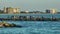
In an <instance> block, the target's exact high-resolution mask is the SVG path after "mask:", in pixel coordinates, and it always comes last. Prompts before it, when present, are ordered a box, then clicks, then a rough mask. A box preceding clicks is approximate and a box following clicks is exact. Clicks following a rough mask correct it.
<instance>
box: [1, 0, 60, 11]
mask: <svg viewBox="0 0 60 34" xmlns="http://www.w3.org/2000/svg"><path fill="white" fill-rule="evenodd" d="M4 6H5V7H16V8H20V10H29V11H34V10H35V11H36V10H38V11H43V10H45V9H57V10H58V11H60V7H59V6H60V0H0V9H3V7H4Z"/></svg>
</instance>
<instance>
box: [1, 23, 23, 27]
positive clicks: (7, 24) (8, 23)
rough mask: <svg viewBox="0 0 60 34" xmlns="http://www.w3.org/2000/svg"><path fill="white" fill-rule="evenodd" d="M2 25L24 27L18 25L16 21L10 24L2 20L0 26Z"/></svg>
mask: <svg viewBox="0 0 60 34" xmlns="http://www.w3.org/2000/svg"><path fill="white" fill-rule="evenodd" d="M2 27H22V26H21V25H16V24H14V23H12V24H9V23H7V22H0V28H2Z"/></svg>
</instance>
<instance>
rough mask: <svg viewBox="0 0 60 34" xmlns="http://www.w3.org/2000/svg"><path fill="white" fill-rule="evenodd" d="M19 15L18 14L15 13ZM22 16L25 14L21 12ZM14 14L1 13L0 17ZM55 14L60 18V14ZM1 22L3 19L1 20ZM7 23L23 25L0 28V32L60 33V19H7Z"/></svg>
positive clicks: (48, 15)
mask: <svg viewBox="0 0 60 34" xmlns="http://www.w3.org/2000/svg"><path fill="white" fill-rule="evenodd" d="M15 15H17V14H15ZM20 15H21V16H22V15H23V14H20ZM7 16H12V15H9V14H8V15H7V14H6V15H4V14H1V15H0V17H3V18H5V17H7ZM26 16H44V17H50V16H52V14H47V15H46V14H42V15H41V14H33V15H32V14H30V15H29V14H27V15H26ZM53 16H55V17H57V18H59V17H60V14H54V15H53ZM0 22H1V21H0ZM5 22H7V23H10V24H11V23H14V24H16V25H21V26H23V27H21V28H19V27H9V28H0V34H60V21H5Z"/></svg>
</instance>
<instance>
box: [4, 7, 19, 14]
mask: <svg viewBox="0 0 60 34" xmlns="http://www.w3.org/2000/svg"><path fill="white" fill-rule="evenodd" d="M4 13H8V14H14V13H20V10H19V9H18V8H11V7H8V8H5V7H4Z"/></svg>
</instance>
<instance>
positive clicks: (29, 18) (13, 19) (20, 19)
mask: <svg viewBox="0 0 60 34" xmlns="http://www.w3.org/2000/svg"><path fill="white" fill-rule="evenodd" d="M0 20H1V21H2V20H12V21H60V18H56V17H53V16H51V18H46V17H43V16H42V17H40V16H37V17H36V18H35V17H33V16H29V17H27V16H11V18H0Z"/></svg>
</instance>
